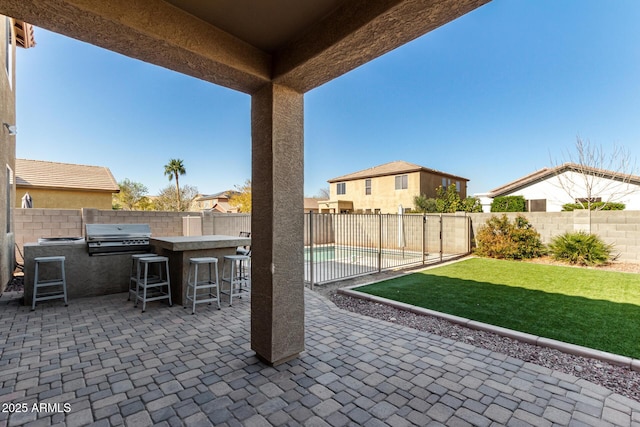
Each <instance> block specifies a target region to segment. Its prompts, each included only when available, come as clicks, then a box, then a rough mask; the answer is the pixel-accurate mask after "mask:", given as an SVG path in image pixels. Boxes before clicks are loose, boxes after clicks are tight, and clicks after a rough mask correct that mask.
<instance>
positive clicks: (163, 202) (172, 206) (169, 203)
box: [153, 185, 198, 212]
mask: <svg viewBox="0 0 640 427" xmlns="http://www.w3.org/2000/svg"><path fill="white" fill-rule="evenodd" d="M197 196H198V189H197V188H196V187H192V186H190V185H184V186H182V188H181V189H180V196H177V197H176V189H175V188H174V187H173V186H172V185H168V186H167V187H165V188H163V189H162V190H160V194H158V196H157V197H155V198H154V200H153V210H156V211H177V212H186V211H188V210H189V208H190V207H191V204H192V202H193V200H194V199H195V198H196V197H197ZM178 200H180V204H176V202H177V201H178Z"/></svg>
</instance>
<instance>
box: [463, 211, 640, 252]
mask: <svg viewBox="0 0 640 427" xmlns="http://www.w3.org/2000/svg"><path fill="white" fill-rule="evenodd" d="M521 214H522V215H524V216H525V217H526V218H527V219H528V220H529V222H531V224H532V225H533V226H534V227H535V229H536V230H537V231H538V233H540V237H541V239H542V242H543V243H550V242H551V240H552V238H553V237H554V236H557V235H560V234H563V233H565V232H573V231H578V230H585V231H588V227H589V212H588V211H573V212H523V213H521ZM492 215H502V214H501V213H473V214H469V216H470V217H471V227H472V232H473V235H472V237H473V236H475V235H476V234H477V232H478V229H479V228H480V227H482V226H483V225H485V224H486V222H487V220H488V219H489V218H491V216H492ZM505 215H507V217H509V218H510V219H513V218H515V217H516V216H517V215H518V214H517V213H506V214H505ZM590 222H591V232H592V233H594V234H597V235H598V236H600V237H601V238H602V240H603V241H604V242H606V243H609V244H613V245H614V253H615V254H619V258H618V260H619V261H625V262H636V263H637V262H640V211H595V212H591V218H590Z"/></svg>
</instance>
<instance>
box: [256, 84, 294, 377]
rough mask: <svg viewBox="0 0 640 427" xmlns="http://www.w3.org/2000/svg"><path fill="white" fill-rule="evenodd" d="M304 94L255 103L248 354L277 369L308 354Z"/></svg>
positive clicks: (275, 88) (286, 93) (270, 93)
mask: <svg viewBox="0 0 640 427" xmlns="http://www.w3.org/2000/svg"><path fill="white" fill-rule="evenodd" d="M303 106H304V96H303V94H301V93H298V92H295V91H293V90H291V89H289V88H287V87H284V86H279V85H275V84H268V85H266V86H265V87H263V88H262V89H260V90H259V91H258V92H256V93H254V94H253V95H252V99H251V139H252V178H251V187H252V188H251V194H252V209H251V232H252V233H251V251H252V260H251V287H252V289H251V348H252V349H253V350H254V351H255V352H256V353H257V355H258V357H260V358H261V359H262V360H263V361H265V362H267V363H269V364H272V365H277V364H280V363H283V362H286V361H287V360H290V359H292V358H295V357H296V356H297V355H298V354H299V353H300V352H301V351H303V350H304V258H303V242H304V240H303V234H304V217H303V213H304V199H303V197H304V177H303V175H304V169H303V161H304V159H303V154H304V150H303V144H304V123H303V117H304V114H303V113H304V111H303Z"/></svg>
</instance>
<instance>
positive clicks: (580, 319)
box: [357, 258, 640, 359]
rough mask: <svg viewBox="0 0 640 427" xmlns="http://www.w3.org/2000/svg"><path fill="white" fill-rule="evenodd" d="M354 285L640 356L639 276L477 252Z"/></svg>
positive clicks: (421, 304)
mask: <svg viewBox="0 0 640 427" xmlns="http://www.w3.org/2000/svg"><path fill="white" fill-rule="evenodd" d="M357 290H358V291H361V292H365V293H368V294H372V295H377V296H381V297H384V298H388V299H392V300H395V301H401V302H404V303H407V304H411V305H415V306H418V307H424V308H429V309H432V310H436V311H440V312H443V313H449V314H453V315H456V316H461V317H465V318H468V319H472V320H477V321H480V322H484V323H490V324H492V325H497V326H502V327H505V328H509V329H514V330H518V331H521V332H527V333H530V334H534V335H538V336H542V337H546V338H552V339H556V340H560V341H564V342H568V343H573V344H578V345H582V346H585V347H590V348H594V349H598V350H603V351H607V352H611V353H615V354H620V355H624V356H629V357H633V358H636V359H640V274H634V273H617V272H609V271H602V270H594V269H583V268H575V267H559V266H551V265H542V264H532V263H525V262H517V261H501V260H494V259H485V258H473V259H469V260H465V261H461V262H458V263H453V264H449V265H447V266H443V267H437V268H434V269H430V270H426V271H424V272H420V273H414V274H410V275H407V276H403V277H399V278H397V279H392V280H386V281H384V282H379V283H375V284H372V285H368V286H363V287H360V288H357Z"/></svg>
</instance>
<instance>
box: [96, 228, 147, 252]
mask: <svg viewBox="0 0 640 427" xmlns="http://www.w3.org/2000/svg"><path fill="white" fill-rule="evenodd" d="M150 237H151V228H150V227H149V225H148V224H87V225H86V241H87V246H88V249H89V254H90V255H93V254H108V253H121V252H132V251H146V250H148V249H149V238H150Z"/></svg>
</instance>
